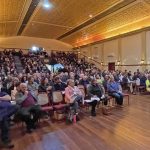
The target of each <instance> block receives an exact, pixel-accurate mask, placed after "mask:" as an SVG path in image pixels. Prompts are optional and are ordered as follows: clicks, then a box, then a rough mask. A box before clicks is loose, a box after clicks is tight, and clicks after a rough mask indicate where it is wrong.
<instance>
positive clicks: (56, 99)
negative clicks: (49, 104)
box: [52, 91, 63, 103]
mask: <svg viewBox="0 0 150 150" xmlns="http://www.w3.org/2000/svg"><path fill="white" fill-rule="evenodd" d="M52 96H53V103H61V102H62V101H63V95H62V92H61V91H54V92H53V93H52Z"/></svg>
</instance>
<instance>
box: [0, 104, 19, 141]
mask: <svg viewBox="0 0 150 150" xmlns="http://www.w3.org/2000/svg"><path fill="white" fill-rule="evenodd" d="M0 109H1V110H2V109H3V110H4V111H3V116H1V121H0V125H1V126H0V127H1V140H2V142H4V143H7V142H8V141H9V121H10V116H12V115H13V114H14V113H15V112H16V111H17V109H18V107H17V105H11V104H10V105H9V104H8V105H7V106H6V105H5V107H3V108H2V107H1V108H0ZM4 112H5V113H4ZM1 115H2V114H1Z"/></svg>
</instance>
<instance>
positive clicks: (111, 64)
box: [108, 62, 115, 71]
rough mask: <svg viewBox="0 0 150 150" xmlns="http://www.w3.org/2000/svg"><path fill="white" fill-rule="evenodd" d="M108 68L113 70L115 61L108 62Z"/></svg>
mask: <svg viewBox="0 0 150 150" xmlns="http://www.w3.org/2000/svg"><path fill="white" fill-rule="evenodd" d="M108 70H109V71H115V62H110V63H108Z"/></svg>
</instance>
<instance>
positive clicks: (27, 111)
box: [15, 83, 41, 133]
mask: <svg viewBox="0 0 150 150" xmlns="http://www.w3.org/2000/svg"><path fill="white" fill-rule="evenodd" d="M17 90H18V91H17V93H16V96H15V97H16V102H17V104H18V105H20V109H19V111H18V115H19V116H20V118H21V120H22V121H24V122H25V123H26V126H27V132H28V133H31V132H32V129H34V128H36V122H37V121H38V119H39V117H40V115H41V107H40V106H39V105H38V104H37V97H36V96H35V95H33V94H32V93H31V92H29V91H27V85H26V84H25V83H21V84H20V89H19V88H17Z"/></svg>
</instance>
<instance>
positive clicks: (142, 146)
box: [11, 95, 150, 150]
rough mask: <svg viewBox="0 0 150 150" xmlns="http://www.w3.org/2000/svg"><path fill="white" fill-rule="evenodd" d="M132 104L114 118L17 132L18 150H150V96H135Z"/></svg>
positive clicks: (15, 140) (87, 118)
mask: <svg viewBox="0 0 150 150" xmlns="http://www.w3.org/2000/svg"><path fill="white" fill-rule="evenodd" d="M130 102H131V103H130V105H129V106H126V107H125V108H123V109H122V110H118V109H117V110H116V109H114V110H113V111H112V115H110V116H103V115H102V114H100V113H99V114H98V115H97V117H95V118H91V117H89V114H87V115H86V116H85V117H84V118H83V119H82V120H81V121H80V122H79V123H77V124H73V125H66V124H65V123H51V122H49V123H48V122H44V123H42V125H41V126H42V128H39V129H37V131H36V132H34V133H32V134H31V135H29V134H25V135H22V134H21V131H20V129H13V131H12V133H11V134H12V139H13V143H14V144H15V148H14V150H150V95H149V96H148V95H147V96H145V95H144V96H139V95H138V96H131V97H130Z"/></svg>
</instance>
